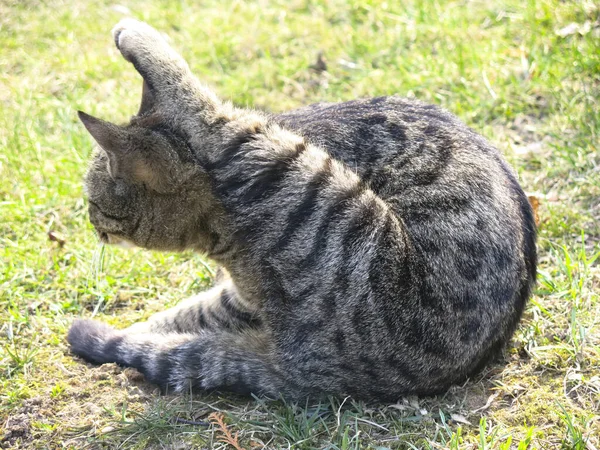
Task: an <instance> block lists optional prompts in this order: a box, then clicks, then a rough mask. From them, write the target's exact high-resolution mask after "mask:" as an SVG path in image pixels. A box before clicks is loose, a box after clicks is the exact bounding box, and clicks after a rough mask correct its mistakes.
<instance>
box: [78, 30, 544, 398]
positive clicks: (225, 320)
mask: <svg viewBox="0 0 600 450" xmlns="http://www.w3.org/2000/svg"><path fill="white" fill-rule="evenodd" d="M113 34H114V40H115V43H116V45H117V47H118V49H119V50H120V52H121V54H122V55H123V56H124V58H125V59H126V60H127V61H129V62H131V63H132V64H133V65H134V67H135V68H136V69H137V71H138V72H139V73H140V74H141V75H142V77H143V80H144V83H143V96H142V97H143V98H142V103H141V108H140V111H139V112H138V114H137V115H136V116H135V117H133V118H132V119H131V122H130V123H129V124H128V125H125V126H117V125H113V124H111V123H109V122H105V121H102V120H100V119H96V118H94V117H92V116H89V115H87V114H85V113H82V112H80V113H79V117H80V119H81V121H82V122H83V124H84V125H85V127H86V128H87V130H88V131H89V133H90V134H91V135H92V136H93V138H94V139H95V141H96V142H97V143H98V144H99V150H98V151H97V152H96V153H95V156H94V159H93V161H92V163H91V167H90V169H89V172H88V174H87V179H86V187H87V193H88V195H89V215H90V220H91V222H92V224H93V225H94V227H95V228H96V230H97V233H98V235H99V236H100V239H101V240H102V241H103V242H106V243H111V244H113V243H120V242H125V243H131V244H134V245H137V246H140V247H144V248H148V249H158V250H166V251H183V250H188V249H192V250H194V251H197V252H200V253H203V254H205V255H207V256H208V257H210V258H212V259H213V260H214V261H216V262H217V263H218V264H219V265H221V266H222V267H223V268H224V269H225V270H224V274H225V275H224V277H223V279H222V280H221V281H220V282H219V283H218V284H217V285H216V287H214V288H212V289H210V290H208V291H207V292H204V293H202V294H200V295H197V296H195V297H192V298H190V299H188V300H186V301H184V302H183V303H181V304H179V305H178V306H177V307H175V308H173V309H170V310H168V311H166V312H163V313H160V314H158V315H156V316H154V317H152V318H151V319H150V320H149V321H148V322H144V323H138V324H135V325H133V326H131V327H130V328H126V329H122V330H117V329H114V328H112V327H109V326H108V325H105V324H102V323H100V322H97V321H92V320H77V321H75V322H74V323H73V325H72V327H71V329H70V331H69V335H68V341H69V343H70V345H71V349H72V351H73V353H75V354H76V355H79V356H81V357H83V358H84V359H86V360H88V361H91V362H93V363H98V364H102V363H107V362H116V363H117V364H120V365H123V366H129V367H135V368H136V369H138V370H139V371H141V372H142V373H143V374H144V375H145V377H146V379H147V380H149V381H150V382H152V383H156V384H158V385H160V386H162V387H163V389H166V390H168V391H170V392H173V391H176V392H182V391H187V390H188V389H190V388H199V389H205V390H213V389H218V390H225V391H234V392H238V393H246V394H248V393H254V394H257V395H266V396H273V397H279V396H284V397H286V398H291V399H294V398H301V397H305V396H321V395H352V396H354V397H356V398H362V399H371V400H380V401H383V400H394V399H397V398H399V397H400V396H402V395H405V394H434V393H439V392H442V391H444V390H446V389H447V388H448V387H449V386H450V385H452V384H453V383H458V382H461V381H463V380H465V379H466V378H467V377H468V376H469V375H471V374H473V373H475V372H477V371H478V370H479V369H481V368H482V367H483V365H485V364H486V363H487V362H489V361H490V359H491V358H492V357H493V356H494V355H497V354H498V353H499V351H501V349H502V348H503V346H504V345H505V344H506V342H507V341H508V340H509V338H510V337H511V335H512V333H513V331H514V330H515V327H516V325H517V323H518V321H519V318H520V316H521V313H522V311H523V307H524V305H525V303H526V301H527V299H528V297H529V295H530V292H531V289H532V286H533V284H534V280H535V273H536V248H535V236H536V231H535V224H534V220H533V217H532V211H531V208H530V205H529V203H528V201H527V197H526V196H525V195H524V193H523V191H522V190H521V188H520V186H519V184H518V182H517V180H516V178H515V175H514V174H513V172H512V170H511V169H510V168H509V166H508V165H507V163H506V162H505V161H504V160H503V159H502V157H501V156H500V154H499V152H498V151H497V150H496V149H494V148H493V147H492V146H491V145H490V144H489V143H487V142H486V141H485V140H484V139H483V138H482V137H481V136H479V135H477V134H476V133H475V132H473V131H472V130H470V129H469V128H467V127H466V126H465V125H464V124H462V123H461V122H460V121H459V120H458V119H457V118H455V117H454V116H452V115H451V114H449V113H447V112H445V111H443V110H441V109H440V108H438V107H436V106H432V105H426V104H423V103H420V102H418V101H414V100H406V99H402V98H398V97H378V98H373V99H362V100H354V101H350V102H345V103H319V104H316V105H312V106H308V107H305V108H301V109H298V110H295V111H292V112H288V113H284V114H278V115H270V114H267V113H262V112H258V111H253V110H247V109H240V108H237V107H234V106H232V105H231V104H230V103H228V102H223V101H221V100H220V99H219V98H218V97H217V96H216V95H215V94H214V93H213V92H212V91H211V90H209V89H208V88H207V87H206V86H204V85H203V84H201V83H200V82H199V81H198V80H197V79H196V78H195V77H194V76H193V75H192V74H191V72H190V69H189V67H188V65H187V64H186V62H185V61H184V60H183V59H182V58H181V57H180V56H179V55H178V54H177V53H176V52H175V51H174V50H173V49H172V48H171V47H170V46H169V45H168V44H167V43H166V41H165V40H164V39H163V38H162V36H161V35H160V34H159V33H158V32H157V31H156V30H154V29H153V28H151V27H150V26H149V25H147V24H145V23H142V22H138V21H135V20H133V19H126V20H123V21H122V22H120V23H119V24H118V25H117V26H116V27H115V29H114V30H113Z"/></svg>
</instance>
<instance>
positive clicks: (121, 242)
mask: <svg viewBox="0 0 600 450" xmlns="http://www.w3.org/2000/svg"><path fill="white" fill-rule="evenodd" d="M98 237H99V238H100V242H102V243H103V244H109V245H114V246H115V247H121V248H135V247H136V245H135V244H134V243H133V242H129V241H127V240H125V239H122V238H120V237H117V236H114V235H112V234H108V233H105V232H104V231H99V232H98Z"/></svg>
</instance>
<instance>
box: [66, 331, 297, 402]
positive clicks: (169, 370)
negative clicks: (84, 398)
mask: <svg viewBox="0 0 600 450" xmlns="http://www.w3.org/2000/svg"><path fill="white" fill-rule="evenodd" d="M67 339H68V340H69V343H70V344H71V349H72V351H73V352H74V353H75V354H77V355H79V356H81V357H82V358H84V359H86V360H87V361H90V362H94V363H99V364H102V363H108V362H115V363H117V364H120V365H122V366H127V367H134V368H136V369H138V370H139V371H140V372H142V373H143V374H144V376H145V377H146V379H147V380H148V381H150V382H152V383H155V384H158V385H159V386H161V388H162V389H163V390H165V391H169V392H185V391H187V390H188V389H190V388H200V389H205V390H211V389H218V390H227V391H233V392H238V393H244V394H249V393H254V394H264V395H270V396H278V395H280V394H287V393H288V392H289V391H290V388H292V387H293V383H290V381H288V380H285V381H284V378H285V374H284V373H283V372H282V371H281V369H279V368H278V366H277V365H276V364H275V363H274V362H273V361H272V360H271V355H272V354H273V349H272V347H271V341H270V338H269V336H268V335H267V334H266V333H265V332H264V331H262V330H253V329H247V330H245V331H243V332H238V333H230V332H227V331H223V330H220V331H207V330H205V331H202V332H201V333H199V334H189V333H187V334H186V333H167V334H160V333H143V334H136V333H127V331H126V330H115V329H114V328H111V327H109V326H108V325H106V324H103V323H101V322H97V321H94V320H77V321H75V322H74V323H73V326H72V327H71V329H70V330H69V335H68V338H67Z"/></svg>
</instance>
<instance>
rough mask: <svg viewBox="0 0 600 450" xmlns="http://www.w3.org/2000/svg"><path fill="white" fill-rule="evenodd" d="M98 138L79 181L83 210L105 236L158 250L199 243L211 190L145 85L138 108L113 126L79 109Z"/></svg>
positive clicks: (179, 248) (209, 206) (186, 246)
mask: <svg viewBox="0 0 600 450" xmlns="http://www.w3.org/2000/svg"><path fill="white" fill-rule="evenodd" d="M79 118H80V120H81V121H82V122H83V124H84V125H85V127H86V129H87V130H88V132H89V133H90V134H91V135H92V137H93V138H94V140H95V141H96V142H97V144H98V148H97V149H96V151H95V153H94V156H93V159H92V162H91V165H90V167H89V170H88V173H87V176H86V180H85V187H86V191H87V195H88V199H89V216H90V221H91V222H92V224H93V225H94V227H95V229H96V231H97V233H98V236H99V237H100V239H101V240H102V241H103V242H106V243H111V244H118V243H131V244H134V245H137V246H140V247H145V248H150V249H158V250H183V249H185V248H195V247H197V245H198V242H197V240H198V231H199V230H198V227H205V226H206V222H207V220H206V218H205V217H203V216H204V215H207V214H210V209H211V207H212V205H211V198H210V194H209V193H210V189H209V188H208V186H207V183H208V182H207V180H206V176H205V174H204V173H203V172H202V170H201V168H200V167H199V166H198V165H197V164H195V162H194V157H193V154H192V151H191V149H190V148H189V146H188V145H187V144H186V142H185V141H184V140H183V139H181V138H180V137H178V136H177V134H176V133H175V132H174V131H173V130H171V129H170V128H169V126H168V124H167V123H166V121H164V120H163V119H162V117H161V111H160V110H159V109H155V108H154V107H153V105H152V103H151V94H150V92H149V91H148V89H147V88H146V87H145V89H144V94H143V100H142V108H141V109H140V112H139V113H138V115H137V116H135V117H133V118H132V119H131V122H130V123H129V124H127V125H124V126H119V125H115V124H112V123H110V122H106V121H104V120H101V119H97V118H95V117H92V116H90V115H88V114H86V113H83V112H79Z"/></svg>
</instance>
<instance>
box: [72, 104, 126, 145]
mask: <svg viewBox="0 0 600 450" xmlns="http://www.w3.org/2000/svg"><path fill="white" fill-rule="evenodd" d="M77 115H78V116H79V120H81V123H83V125H84V126H85V128H86V129H87V130H88V132H89V133H90V134H91V135H92V137H93V138H94V140H95V141H96V142H97V143H98V145H100V147H102V149H104V150H105V151H106V152H107V153H114V152H118V151H121V150H122V149H123V147H125V145H127V132H126V131H125V130H123V128H121V127H119V126H118V125H115V124H112V123H110V122H106V121H104V120H102V119H98V118H96V117H94V116H90V115H89V114H86V113H84V112H83V111H77Z"/></svg>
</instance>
